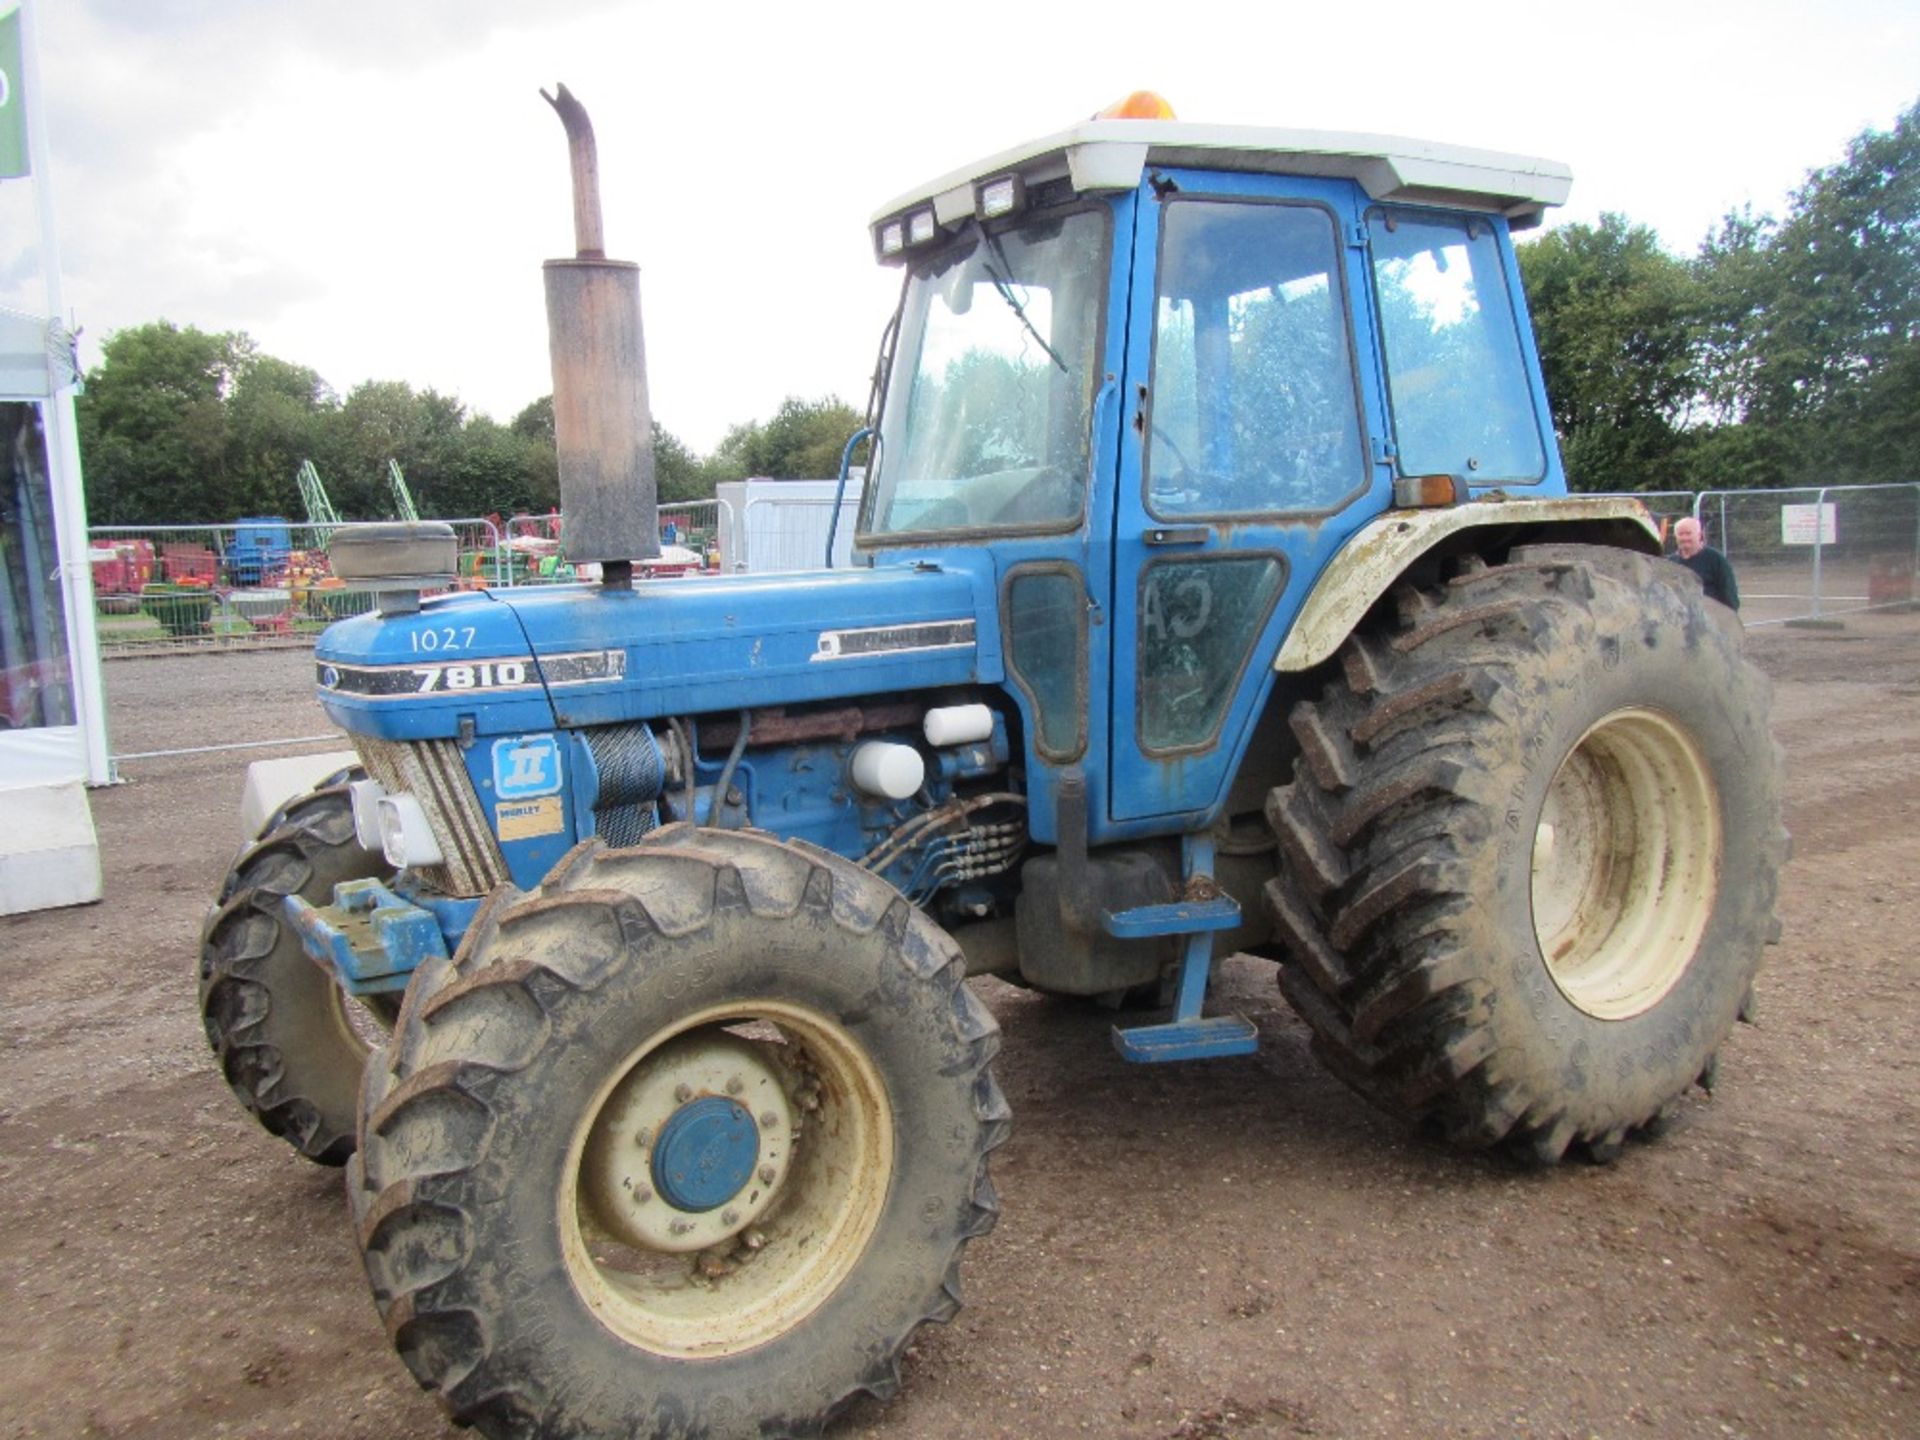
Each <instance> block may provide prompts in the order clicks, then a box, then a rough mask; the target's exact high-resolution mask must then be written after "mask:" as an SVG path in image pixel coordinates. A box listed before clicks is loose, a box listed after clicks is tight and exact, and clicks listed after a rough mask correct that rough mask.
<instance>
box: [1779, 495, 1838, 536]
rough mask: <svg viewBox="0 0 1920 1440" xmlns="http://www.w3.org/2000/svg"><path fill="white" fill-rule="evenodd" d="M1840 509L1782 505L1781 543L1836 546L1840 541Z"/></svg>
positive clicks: (1826, 506) (1826, 505)
mask: <svg viewBox="0 0 1920 1440" xmlns="http://www.w3.org/2000/svg"><path fill="white" fill-rule="evenodd" d="M1838 508H1839V507H1837V506H1836V505H1834V504H1833V503H1832V502H1831V501H1829V502H1828V503H1827V504H1825V505H1782V506H1781V507H1780V543H1781V544H1782V545H1836V544H1838V543H1839V541H1840V526H1839V521H1838V520H1837V519H1836V515H1837V512H1838Z"/></svg>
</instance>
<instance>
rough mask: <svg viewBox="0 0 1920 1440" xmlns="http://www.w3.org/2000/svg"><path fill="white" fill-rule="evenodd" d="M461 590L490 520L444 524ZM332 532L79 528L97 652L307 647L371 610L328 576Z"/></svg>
mask: <svg viewBox="0 0 1920 1440" xmlns="http://www.w3.org/2000/svg"><path fill="white" fill-rule="evenodd" d="M447 523H448V524H450V525H452V526H453V528H454V534H455V535H456V536H457V537H458V540H459V546H460V561H461V566H460V581H459V582H458V583H461V584H476V585H477V584H481V583H485V582H483V581H479V580H473V579H471V578H470V577H471V575H472V574H473V573H474V572H475V571H476V570H484V569H485V568H486V565H485V563H475V562H474V560H473V558H472V557H476V556H478V557H493V556H497V555H498V554H499V551H500V545H501V539H500V535H499V532H498V531H496V530H495V529H494V527H493V525H492V523H491V522H490V521H487V520H480V519H461V520H450V521H448V522H447ZM338 528H339V527H338V526H333V525H323V526H314V525H296V524H293V523H291V522H289V521H282V520H256V521H242V522H240V523H238V524H233V525H173V526H164V527H156V526H132V525H97V526H94V527H93V528H91V529H90V530H88V532H87V541H88V546H87V548H88V562H89V564H90V565H91V567H92V570H93V590H94V608H95V612H96V615H97V619H98V628H99V635H100V653H101V654H102V655H103V656H106V657H109V658H111V657H114V656H124V655H150V654H171V653H176V652H179V651H188V650H232V649H261V648H268V647H273V646H278V645H310V644H312V643H313V637H314V636H315V635H317V634H319V632H320V631H322V630H324V629H325V628H326V627H327V626H328V625H330V624H332V623H333V622H334V621H335V620H340V619H344V618H345V617H346V616H349V615H358V614H360V613H361V612H363V611H366V610H370V609H372V608H373V596H372V595H371V594H370V593H369V592H368V591H366V590H362V589H358V588H356V587H354V586H352V585H349V584H347V583H345V582H344V581H341V580H339V579H337V578H335V576H334V575H333V572H332V569H331V567H330V566H329V565H328V563H327V552H326V539H327V536H328V535H330V534H331V533H332V532H333V531H334V530H336V529H338Z"/></svg>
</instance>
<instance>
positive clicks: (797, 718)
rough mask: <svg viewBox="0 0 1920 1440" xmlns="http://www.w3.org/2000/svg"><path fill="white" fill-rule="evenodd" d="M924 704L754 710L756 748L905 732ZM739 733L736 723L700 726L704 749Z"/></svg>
mask: <svg viewBox="0 0 1920 1440" xmlns="http://www.w3.org/2000/svg"><path fill="white" fill-rule="evenodd" d="M926 708H927V707H926V706H925V705H924V704H912V703H901V704H893V705H845V706H839V707H837V708H835V709H832V710H812V711H806V712H803V713H801V714H798V715H790V714H788V713H787V710H786V707H784V706H778V705H776V706H771V707H769V708H767V709H764V710H755V711H754V712H753V720H752V725H751V729H752V736H753V738H752V740H751V741H750V742H749V743H750V744H753V745H790V744H793V743H794V742H796V741H801V740H834V739H839V740H845V741H852V740H853V739H854V738H855V737H856V736H859V735H863V734H866V733H868V732H870V731H874V730H904V729H908V728H910V727H914V726H917V725H919V723H920V718H921V716H922V715H924V714H925V713H926ZM739 733H740V723H739V721H737V720H732V719H727V720H714V721H710V722H707V723H704V724H702V725H701V727H700V743H701V746H702V748H703V749H704V748H706V747H709V746H721V745H731V744H732V743H733V741H734V737H735V736H737V735H738V734H739Z"/></svg>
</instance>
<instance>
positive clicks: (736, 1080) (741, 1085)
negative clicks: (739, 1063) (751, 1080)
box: [727, 1075, 747, 1095]
mask: <svg viewBox="0 0 1920 1440" xmlns="http://www.w3.org/2000/svg"><path fill="white" fill-rule="evenodd" d="M746 1088H747V1082H746V1081H744V1080H742V1079H741V1078H740V1077H739V1076H738V1075H735V1076H733V1077H732V1078H731V1079H729V1080H728V1081H727V1094H729V1095H738V1094H739V1093H740V1092H741V1091H742V1090H744V1089H746Z"/></svg>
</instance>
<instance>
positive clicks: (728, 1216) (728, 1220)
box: [720, 1210, 740, 1225]
mask: <svg viewBox="0 0 1920 1440" xmlns="http://www.w3.org/2000/svg"><path fill="white" fill-rule="evenodd" d="M720 1223H721V1224H722V1225H738V1224H739V1223H740V1212H739V1211H738V1210H722V1211H721V1212H720Z"/></svg>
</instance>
